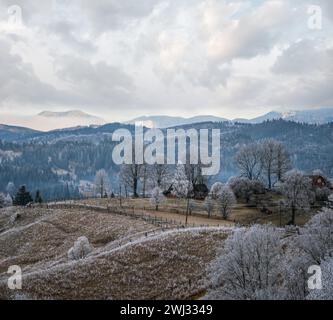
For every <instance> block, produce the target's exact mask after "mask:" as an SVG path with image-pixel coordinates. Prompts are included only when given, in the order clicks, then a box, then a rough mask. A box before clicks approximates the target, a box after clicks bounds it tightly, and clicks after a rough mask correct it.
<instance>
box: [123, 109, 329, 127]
mask: <svg viewBox="0 0 333 320" xmlns="http://www.w3.org/2000/svg"><path fill="white" fill-rule="evenodd" d="M278 119H283V120H286V121H295V122H301V123H302V122H304V123H309V124H325V123H329V122H333V107H332V108H321V109H314V110H302V111H286V112H277V111H271V112H268V113H266V114H264V115H262V116H259V117H256V118H253V119H243V118H237V119H233V120H230V119H226V118H221V117H216V116H210V115H207V116H196V117H191V118H183V117H170V116H143V117H139V118H135V119H133V120H131V121H128V122H126V123H128V124H135V123H136V122H143V124H144V125H145V126H147V127H156V128H168V127H176V126H181V125H188V124H196V123H201V122H225V121H228V122H233V123H235V122H240V123H250V124H251V123H252V124H257V123H261V122H264V121H270V120H278Z"/></svg>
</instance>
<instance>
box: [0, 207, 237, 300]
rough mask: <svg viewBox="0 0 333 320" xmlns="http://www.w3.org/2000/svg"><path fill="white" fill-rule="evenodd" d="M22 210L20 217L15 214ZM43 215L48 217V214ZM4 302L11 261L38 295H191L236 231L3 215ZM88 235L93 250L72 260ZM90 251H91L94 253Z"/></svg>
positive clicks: (61, 214)
mask: <svg viewBox="0 0 333 320" xmlns="http://www.w3.org/2000/svg"><path fill="white" fill-rule="evenodd" d="M15 210H20V215H21V217H20V219H18V220H17V221H15V222H14V223H11V222H10V221H9V219H10V216H11V215H12V214H13V213H14V212H15ZM43 212H44V214H43ZM1 229H3V231H2V232H0V299H1V298H6V299H7V298H9V299H14V298H17V293H15V292H11V291H9V290H7V288H6V279H7V277H8V275H7V274H6V271H7V268H8V266H9V265H13V264H18V265H20V266H21V267H22V268H23V290H22V291H20V292H19V294H20V296H24V297H25V298H33V299H163V298H165V299H188V298H192V297H198V296H201V295H203V294H204V292H205V290H206V283H207V282H206V266H207V264H209V263H210V262H211V261H212V260H213V259H214V258H215V254H216V250H217V248H219V247H221V246H223V242H224V239H225V238H226V236H227V234H228V233H230V231H231V230H233V229H231V228H229V229H228V228H193V229H179V230H178V229H175V230H168V231H166V232H163V231H162V230H160V229H158V228H156V226H154V225H151V224H149V223H147V222H145V221H143V220H140V219H132V218H130V217H124V216H121V215H115V214H107V213H98V212H94V211H89V210H82V209H80V210H78V209H70V210H63V209H52V210H51V209H49V210H46V209H41V208H33V209H28V208H27V209H7V210H6V212H4V211H2V212H1V214H0V230H1ZM82 236H85V237H86V238H87V239H88V240H89V242H90V244H91V247H92V252H90V253H89V252H87V255H86V254H85V255H84V256H82V257H80V258H81V259H79V260H69V259H68V257H67V253H68V251H69V249H70V248H72V247H73V244H74V242H75V241H77V239H78V238H79V237H82ZM89 251H90V250H89Z"/></svg>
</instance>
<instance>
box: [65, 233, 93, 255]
mask: <svg viewBox="0 0 333 320" xmlns="http://www.w3.org/2000/svg"><path fill="white" fill-rule="evenodd" d="M92 250H93V248H92V246H91V245H90V243H89V240H88V239H87V237H80V238H78V239H77V240H76V241H75V242H74V246H73V247H72V248H70V249H69V251H68V259H69V260H80V259H84V258H85V257H86V256H87V255H88V254H89V253H90V252H92Z"/></svg>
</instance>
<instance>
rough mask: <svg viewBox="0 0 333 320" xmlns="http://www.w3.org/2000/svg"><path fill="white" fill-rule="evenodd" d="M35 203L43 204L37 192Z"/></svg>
mask: <svg viewBox="0 0 333 320" xmlns="http://www.w3.org/2000/svg"><path fill="white" fill-rule="evenodd" d="M35 203H43V198H42V196H41V194H40V191H39V190H37V191H36V196H35Z"/></svg>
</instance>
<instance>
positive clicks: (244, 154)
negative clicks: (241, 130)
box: [235, 143, 262, 180]
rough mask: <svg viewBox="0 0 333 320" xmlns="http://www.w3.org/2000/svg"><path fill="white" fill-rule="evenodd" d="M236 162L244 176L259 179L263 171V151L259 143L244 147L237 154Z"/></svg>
mask: <svg viewBox="0 0 333 320" xmlns="http://www.w3.org/2000/svg"><path fill="white" fill-rule="evenodd" d="M235 160H236V164H237V166H238V168H239V170H240V173H241V175H242V176H243V177H246V178H248V179H250V180H253V179H259V177H260V175H261V172H262V163H261V153H260V146H259V144H258V143H252V144H249V145H247V146H244V147H242V148H241V149H240V150H239V151H238V152H237V154H236V157H235Z"/></svg>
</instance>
